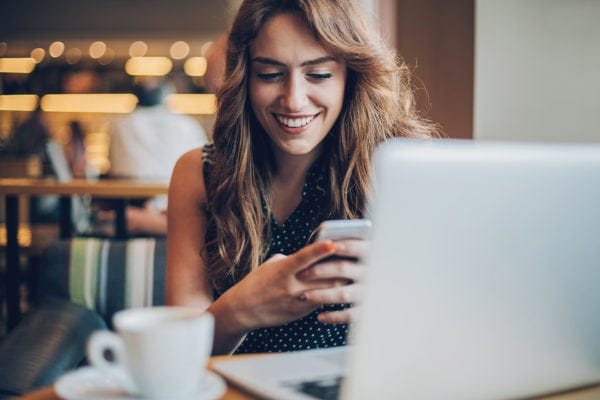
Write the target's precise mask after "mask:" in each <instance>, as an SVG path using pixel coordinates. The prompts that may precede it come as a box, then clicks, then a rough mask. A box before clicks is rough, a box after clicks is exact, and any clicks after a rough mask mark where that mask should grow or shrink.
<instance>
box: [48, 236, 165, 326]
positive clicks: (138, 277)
mask: <svg viewBox="0 0 600 400" xmlns="http://www.w3.org/2000/svg"><path fill="white" fill-rule="evenodd" d="M44 264H45V265H44V266H43V267H42V271H41V273H40V283H39V288H40V291H41V292H42V294H43V295H50V296H55V297H61V298H66V299H70V300H71V301H72V302H74V303H77V304H81V305H83V306H85V307H87V308H89V309H92V310H95V311H97V312H98V313H99V314H100V315H101V316H102V317H103V318H104V320H105V321H106V322H107V323H110V320H111V318H112V315H113V314H114V313H115V312H116V311H119V310H121V309H124V308H132V307H143V306H149V305H163V304H164V301H165V300H164V297H165V296H164V292H165V291H164V286H165V264H166V243H165V239H164V238H135V239H128V240H116V239H97V238H74V239H71V240H62V241H58V242H56V243H55V244H53V245H52V246H51V247H50V248H49V250H48V252H47V253H46V257H45V263H44Z"/></svg>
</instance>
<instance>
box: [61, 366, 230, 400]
mask: <svg viewBox="0 0 600 400" xmlns="http://www.w3.org/2000/svg"><path fill="white" fill-rule="evenodd" d="M225 389H226V385H225V381H224V380H223V378H221V377H220V376H218V375H217V374H215V373H214V372H211V371H205V375H204V384H203V385H202V388H201V389H200V390H199V391H198V394H196V395H194V396H190V397H189V399H188V400H214V399H217V398H219V397H220V396H221V395H222V394H223V393H225ZM54 390H55V392H56V394H57V395H58V396H60V397H61V398H63V399H65V400H131V399H138V400H140V399H143V398H141V397H136V396H134V395H131V394H129V393H127V392H125V390H124V389H123V388H122V387H121V385H120V383H119V381H118V380H117V379H115V378H114V377H112V376H110V375H107V374H105V373H103V372H101V371H99V370H98V369H96V368H94V367H82V368H78V369H76V370H74V371H72V372H69V373H67V374H65V375H63V376H61V377H60V378H59V379H58V380H57V381H56V383H55V384H54Z"/></svg>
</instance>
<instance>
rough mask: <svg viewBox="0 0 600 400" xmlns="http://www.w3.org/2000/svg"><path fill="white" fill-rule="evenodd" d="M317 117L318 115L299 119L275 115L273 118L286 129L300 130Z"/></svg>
mask: <svg viewBox="0 0 600 400" xmlns="http://www.w3.org/2000/svg"><path fill="white" fill-rule="evenodd" d="M317 115H319V114H314V115H310V116H308V117H301V118H289V117H284V116H281V115H277V114H275V118H276V119H277V121H279V123H280V124H281V125H283V126H286V127H288V128H301V127H303V126H306V125H308V124H310V123H311V122H312V120H313V119H315V117H316V116H317Z"/></svg>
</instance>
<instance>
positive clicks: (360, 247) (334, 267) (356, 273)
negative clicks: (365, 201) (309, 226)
mask: <svg viewBox="0 0 600 400" xmlns="http://www.w3.org/2000/svg"><path fill="white" fill-rule="evenodd" d="M331 243H333V244H334V246H335V255H336V256H340V257H330V258H328V259H327V260H325V261H323V262H318V263H316V264H314V265H312V266H311V267H309V268H306V269H304V270H302V271H300V272H299V273H298V274H297V277H298V278H299V279H301V280H302V281H304V282H305V283H309V282H311V283H316V282H321V283H324V285H323V287H320V288H314V289H310V290H307V291H306V292H305V293H304V295H305V296H306V301H307V302H310V303H318V304H347V303H357V302H358V301H359V300H360V298H361V296H362V280H363V277H364V275H365V272H366V269H365V265H364V264H362V263H361V262H360V261H359V260H362V259H364V257H365V256H366V253H367V249H368V246H369V242H368V241H366V240H341V241H336V242H331ZM357 311H358V310H357V307H351V308H345V309H343V310H340V311H330V312H324V313H321V314H319V316H318V318H319V321H321V322H323V323H330V324H337V323H346V322H351V321H353V320H355V319H356V314H357Z"/></svg>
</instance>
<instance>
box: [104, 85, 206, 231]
mask: <svg viewBox="0 0 600 400" xmlns="http://www.w3.org/2000/svg"><path fill="white" fill-rule="evenodd" d="M133 89H134V94H135V95H136V96H137V98H138V106H137V108H136V109H135V110H134V111H133V112H132V113H131V114H129V115H126V116H124V117H122V118H120V119H118V120H116V121H113V122H112V123H111V124H110V126H109V134H110V147H109V161H110V169H109V172H108V177H109V178H124V179H134V180H145V181H152V182H164V183H168V182H169V180H170V178H171V172H172V171H173V167H174V166H175V162H176V161H177V159H178V158H179V157H180V156H181V155H182V154H183V153H185V152H187V151H189V150H191V149H194V148H197V147H202V146H203V145H205V144H206V143H207V142H208V138H207V135H206V133H205V131H204V130H203V129H202V126H201V125H200V124H199V123H198V122H197V121H196V120H195V119H193V118H192V117H190V116H187V115H182V114H175V113H173V112H171V111H169V110H168V109H167V107H166V105H165V98H166V97H167V95H169V94H170V93H172V92H174V88H173V86H172V84H171V83H170V82H169V81H167V80H165V79H163V78H148V79H143V80H139V81H137V82H136V83H135V84H134V88H133ZM166 208H167V197H166V196H159V197H155V198H152V199H148V200H146V201H143V202H141V203H140V202H136V203H132V204H131V205H130V206H129V207H128V208H127V210H126V218H127V229H128V231H129V232H130V233H133V234H150V235H164V234H166V232H167V216H166ZM97 217H98V219H100V220H101V221H105V220H109V219H112V218H114V212H112V211H104V212H100V213H98V215H97Z"/></svg>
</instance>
